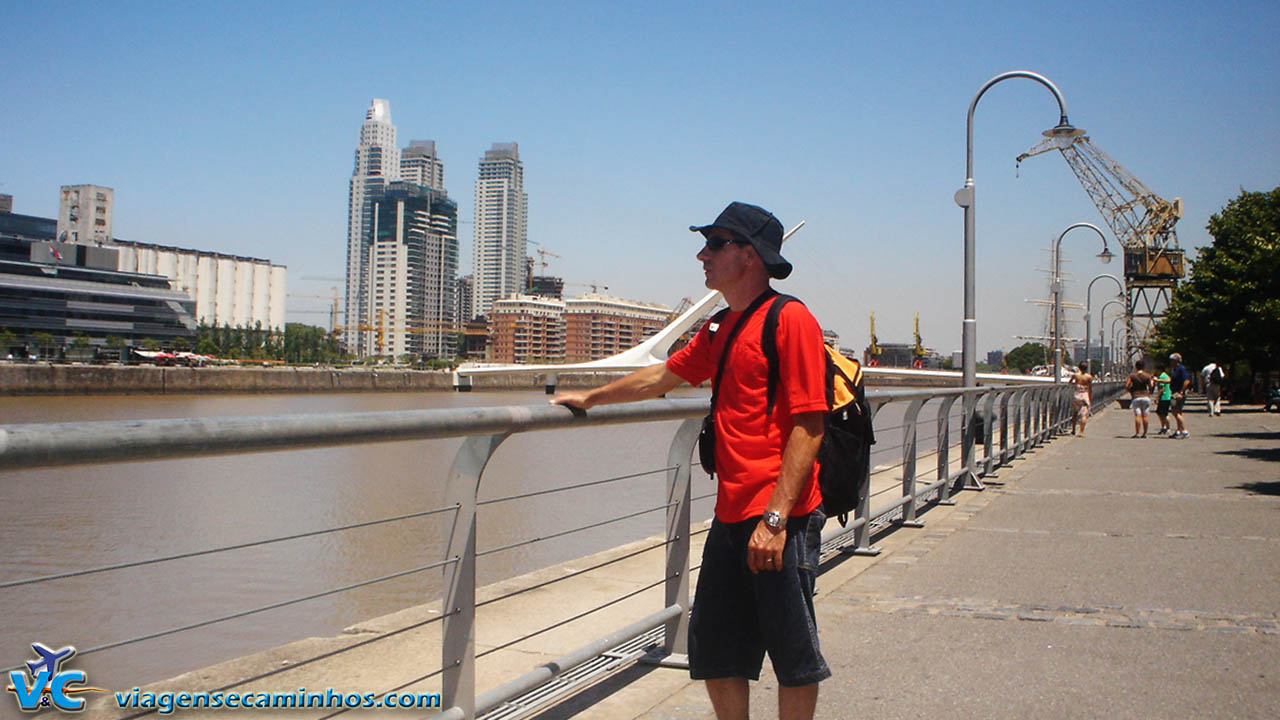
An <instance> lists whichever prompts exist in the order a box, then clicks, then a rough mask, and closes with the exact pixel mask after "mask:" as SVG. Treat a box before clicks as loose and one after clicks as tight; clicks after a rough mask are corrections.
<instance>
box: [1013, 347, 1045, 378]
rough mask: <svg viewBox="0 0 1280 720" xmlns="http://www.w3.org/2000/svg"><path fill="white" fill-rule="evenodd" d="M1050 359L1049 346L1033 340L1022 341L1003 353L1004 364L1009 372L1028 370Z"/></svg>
mask: <svg viewBox="0 0 1280 720" xmlns="http://www.w3.org/2000/svg"><path fill="white" fill-rule="evenodd" d="M1051 361H1052V358H1050V357H1049V348H1047V347H1045V346H1044V345H1041V344H1040V343H1034V342H1028V343H1023V344H1021V345H1019V346H1018V347H1016V348H1014V349H1012V350H1010V351H1009V352H1007V353H1005V355H1004V364H1005V365H1006V366H1007V367H1008V368H1009V372H1020V373H1025V372H1029V371H1030V370H1031V368H1033V367H1035V366H1037V365H1047V364H1049V362H1051Z"/></svg>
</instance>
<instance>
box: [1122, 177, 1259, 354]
mask: <svg viewBox="0 0 1280 720" xmlns="http://www.w3.org/2000/svg"><path fill="white" fill-rule="evenodd" d="M1208 230H1209V234H1210V235H1212V236H1213V245H1211V246H1210V247H1204V248H1197V250H1198V252H1199V259H1198V260H1197V261H1196V262H1195V264H1194V265H1193V266H1192V268H1191V278H1190V279H1189V280H1187V281H1186V282H1185V283H1183V284H1182V285H1181V286H1180V287H1179V288H1178V289H1177V291H1176V292H1175V293H1174V294H1173V298H1172V299H1171V301H1170V302H1169V307H1168V308H1167V309H1166V310H1165V316H1164V318H1163V319H1162V320H1161V321H1160V323H1159V325H1157V327H1156V339H1155V341H1153V342H1152V343H1151V344H1150V346H1149V347H1148V351H1149V352H1151V353H1152V354H1153V355H1155V356H1156V357H1158V358H1160V357H1167V356H1168V355H1169V353H1170V352H1180V353H1182V356H1183V360H1184V361H1185V363H1186V365H1187V366H1188V367H1193V368H1195V367H1199V366H1200V365H1203V364H1205V363H1207V362H1209V361H1210V360H1214V361H1217V362H1220V363H1224V364H1231V363H1233V362H1236V361H1240V360H1243V361H1246V362H1247V363H1248V365H1249V368H1250V369H1251V370H1253V371H1254V372H1259V371H1262V372H1266V371H1270V370H1273V369H1275V368H1276V367H1277V363H1278V360H1277V357H1278V354H1280V187H1277V188H1276V189H1274V190H1271V191H1270V192H1245V191H1243V190H1242V191H1241V192H1240V195H1239V197H1237V198H1235V199H1233V200H1231V201H1230V202H1229V203H1227V206H1226V207H1225V208H1223V209H1222V211H1221V213H1218V214H1215V215H1213V216H1212V217H1210V218H1209V225H1208Z"/></svg>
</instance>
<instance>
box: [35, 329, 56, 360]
mask: <svg viewBox="0 0 1280 720" xmlns="http://www.w3.org/2000/svg"><path fill="white" fill-rule="evenodd" d="M31 339H32V340H35V342H36V354H38V355H40V356H41V357H47V356H48V355H49V354H50V353H51V352H52V351H53V343H54V338H53V333H51V332H46V331H44V330H41V331H40V332H38V333H36V334H35V335H32V336H31Z"/></svg>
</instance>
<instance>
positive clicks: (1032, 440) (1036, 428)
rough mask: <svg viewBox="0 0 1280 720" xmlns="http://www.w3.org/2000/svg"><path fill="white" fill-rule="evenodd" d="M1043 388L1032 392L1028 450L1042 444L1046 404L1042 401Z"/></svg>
mask: <svg viewBox="0 0 1280 720" xmlns="http://www.w3.org/2000/svg"><path fill="white" fill-rule="evenodd" d="M1043 392H1044V391H1043V389H1042V388H1036V389H1033V391H1032V419H1033V423H1032V427H1030V432H1029V433H1028V441H1029V442H1028V443H1027V447H1028V448H1033V447H1036V446H1038V445H1039V443H1041V428H1042V427H1043V415H1044V402H1043V401H1042V400H1041V396H1042V395H1043Z"/></svg>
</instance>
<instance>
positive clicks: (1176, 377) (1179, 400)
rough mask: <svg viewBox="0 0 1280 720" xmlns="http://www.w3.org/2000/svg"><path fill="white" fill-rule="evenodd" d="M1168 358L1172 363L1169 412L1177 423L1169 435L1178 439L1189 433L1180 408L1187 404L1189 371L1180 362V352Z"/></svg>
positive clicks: (1189, 381) (1189, 380) (1189, 382)
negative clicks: (1171, 397)
mask: <svg viewBox="0 0 1280 720" xmlns="http://www.w3.org/2000/svg"><path fill="white" fill-rule="evenodd" d="M1169 360H1170V361H1171V362H1172V363H1173V372H1172V373H1171V374H1170V375H1169V389H1170V390H1171V391H1172V392H1173V399H1172V401H1171V402H1170V404H1169V412H1170V413H1172V414H1173V422H1174V423H1175V424H1176V425H1177V429H1176V430H1174V431H1173V434H1172V435H1170V436H1169V437H1171V438H1173V439H1175V440H1179V439H1182V438H1186V437H1189V436H1190V435H1191V433H1189V432H1187V421H1186V419H1185V418H1183V417H1182V408H1183V406H1184V405H1186V404H1187V391H1188V390H1190V389H1191V372H1190V371H1189V370H1187V367H1186V366H1185V365H1183V364H1182V355H1181V354H1180V353H1174V354H1172V355H1170V356H1169Z"/></svg>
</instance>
